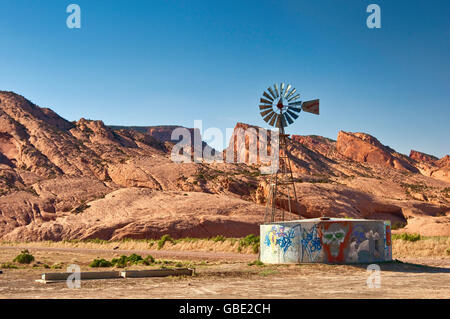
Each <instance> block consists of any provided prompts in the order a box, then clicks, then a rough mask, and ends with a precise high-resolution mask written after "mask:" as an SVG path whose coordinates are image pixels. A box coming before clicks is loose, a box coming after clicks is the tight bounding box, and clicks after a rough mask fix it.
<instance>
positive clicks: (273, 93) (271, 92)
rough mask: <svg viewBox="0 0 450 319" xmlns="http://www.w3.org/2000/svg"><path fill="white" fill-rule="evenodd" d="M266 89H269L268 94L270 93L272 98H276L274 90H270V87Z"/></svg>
mask: <svg viewBox="0 0 450 319" xmlns="http://www.w3.org/2000/svg"><path fill="white" fill-rule="evenodd" d="M267 90H268V91H269V93H270V95H272V97H273V99H276V98H277V96H276V95H275V92H274V91H273V90H272V88H271V87H269V88H267Z"/></svg>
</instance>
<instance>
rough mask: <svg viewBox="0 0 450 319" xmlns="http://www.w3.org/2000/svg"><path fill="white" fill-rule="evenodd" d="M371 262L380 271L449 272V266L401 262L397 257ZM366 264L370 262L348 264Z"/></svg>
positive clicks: (353, 265) (365, 266)
mask: <svg viewBox="0 0 450 319" xmlns="http://www.w3.org/2000/svg"><path fill="white" fill-rule="evenodd" d="M372 264H377V265H379V266H380V269H381V270H382V271H393V272H407V273H440V274H442V273H447V274H450V268H444V267H435V266H429V265H421V264H414V263H408V262H403V261H401V260H398V259H395V260H393V261H385V262H378V263H372ZM368 265H370V264H349V265H348V266H352V267H356V268H364V269H367V266H368Z"/></svg>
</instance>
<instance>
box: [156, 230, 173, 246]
mask: <svg viewBox="0 0 450 319" xmlns="http://www.w3.org/2000/svg"><path fill="white" fill-rule="evenodd" d="M167 241H169V242H171V243H172V244H173V243H174V240H173V238H172V237H170V235H168V234H165V235H163V236H162V237H161V239H160V240H159V241H158V249H161V248H163V247H164V245H165V244H166V242H167Z"/></svg>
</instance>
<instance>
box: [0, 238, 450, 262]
mask: <svg viewBox="0 0 450 319" xmlns="http://www.w3.org/2000/svg"><path fill="white" fill-rule="evenodd" d="M1 246H20V247H26V248H33V247H35V248H37V247H53V248H80V249H100V250H102V249H104V250H113V249H120V250H147V249H150V250H158V241H157V240H148V241H146V240H123V241H97V240H94V241H60V242H52V241H42V242H0V247H1ZM392 246H393V257H394V258H403V257H441V258H450V237H421V239H420V240H417V241H407V240H402V239H395V238H394V239H393V245H392ZM161 250H185V251H202V252H208V251H211V252H234V253H236V252H241V253H243V254H253V253H254V251H253V248H252V246H247V247H241V250H240V251H239V239H237V238H226V239H224V240H223V241H214V240H212V239H196V238H185V239H180V240H176V241H175V242H174V243H172V242H169V241H168V242H166V243H165V244H164V246H163V247H162V249H161Z"/></svg>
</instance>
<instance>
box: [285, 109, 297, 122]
mask: <svg viewBox="0 0 450 319" xmlns="http://www.w3.org/2000/svg"><path fill="white" fill-rule="evenodd" d="M286 112H287V113H289V115H290V116H292V117H293V118H294V120H296V119H297V118H298V115H297V114H295V113H294V112H292V111H291V110H289V109H288V110H286Z"/></svg>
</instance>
